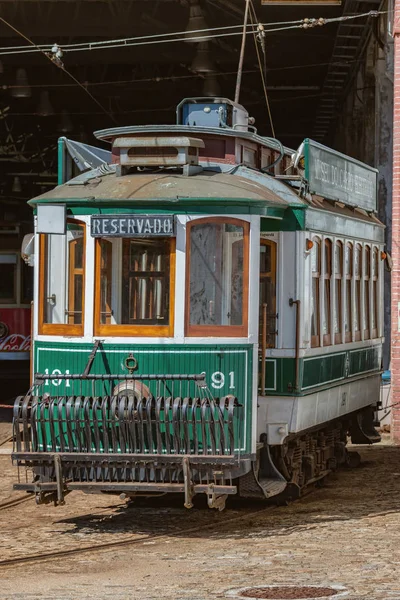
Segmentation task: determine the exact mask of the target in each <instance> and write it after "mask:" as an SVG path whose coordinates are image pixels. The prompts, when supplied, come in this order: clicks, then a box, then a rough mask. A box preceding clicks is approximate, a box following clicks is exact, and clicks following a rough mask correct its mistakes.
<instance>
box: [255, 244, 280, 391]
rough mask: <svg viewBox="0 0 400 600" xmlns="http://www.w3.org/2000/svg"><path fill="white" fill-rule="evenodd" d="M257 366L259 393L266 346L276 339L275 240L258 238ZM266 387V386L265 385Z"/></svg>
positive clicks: (263, 383) (263, 380) (263, 385)
mask: <svg viewBox="0 0 400 600" xmlns="http://www.w3.org/2000/svg"><path fill="white" fill-rule="evenodd" d="M258 331H259V339H258V342H259V353H260V360H259V367H260V373H259V375H260V378H259V379H260V388H261V394H262V395H263V394H264V393H265V387H266V369H265V357H266V350H267V348H274V347H275V340H276V333H277V332H276V242H274V241H273V240H269V239H261V240H260V308H259V329H258ZM267 387H268V386H267Z"/></svg>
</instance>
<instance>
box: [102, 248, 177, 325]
mask: <svg viewBox="0 0 400 600" xmlns="http://www.w3.org/2000/svg"><path fill="white" fill-rule="evenodd" d="M97 243H98V246H97V250H98V252H99V257H98V269H99V278H100V285H99V288H98V293H99V305H98V306H99V308H98V309H97V310H98V312H99V313H100V314H98V317H97V322H98V323H99V324H100V325H124V326H125V325H126V326H141V327H143V326H146V325H148V326H169V325H170V324H171V320H172V317H171V315H170V302H171V300H170V286H171V284H170V276H171V253H172V247H173V246H174V240H171V238H147V239H136V238H110V239H104V238H102V239H100V240H98V242H97ZM141 331H143V334H144V335H145V334H146V333H149V332H148V331H147V332H146V331H145V330H141ZM127 332H128V333H129V329H128V330H127ZM122 333H124V332H122ZM168 333H169V332H168ZM163 335H164V334H163Z"/></svg>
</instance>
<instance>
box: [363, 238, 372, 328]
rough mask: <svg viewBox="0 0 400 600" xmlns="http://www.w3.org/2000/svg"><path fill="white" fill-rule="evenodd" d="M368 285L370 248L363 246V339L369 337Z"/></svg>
mask: <svg viewBox="0 0 400 600" xmlns="http://www.w3.org/2000/svg"><path fill="white" fill-rule="evenodd" d="M370 285H371V249H370V247H369V246H365V247H364V311H363V327H364V339H368V338H369V337H370V293H369V292H370Z"/></svg>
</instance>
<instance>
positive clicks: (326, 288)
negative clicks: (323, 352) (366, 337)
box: [322, 239, 332, 345]
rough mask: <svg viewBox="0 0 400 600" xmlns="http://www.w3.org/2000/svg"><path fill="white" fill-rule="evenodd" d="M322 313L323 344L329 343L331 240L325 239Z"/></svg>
mask: <svg viewBox="0 0 400 600" xmlns="http://www.w3.org/2000/svg"><path fill="white" fill-rule="evenodd" d="M324 251H325V256H324V258H325V260H324V313H323V319H322V332H323V334H324V344H325V345H329V344H331V279H332V242H331V240H329V239H326V240H325V244H324Z"/></svg>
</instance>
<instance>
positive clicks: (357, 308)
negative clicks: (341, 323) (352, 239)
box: [354, 244, 362, 340]
mask: <svg viewBox="0 0 400 600" xmlns="http://www.w3.org/2000/svg"><path fill="white" fill-rule="evenodd" d="M361 272H362V246H361V244H357V246H356V254H355V266H354V278H355V301H354V331H355V336H356V340H360V339H361Z"/></svg>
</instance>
